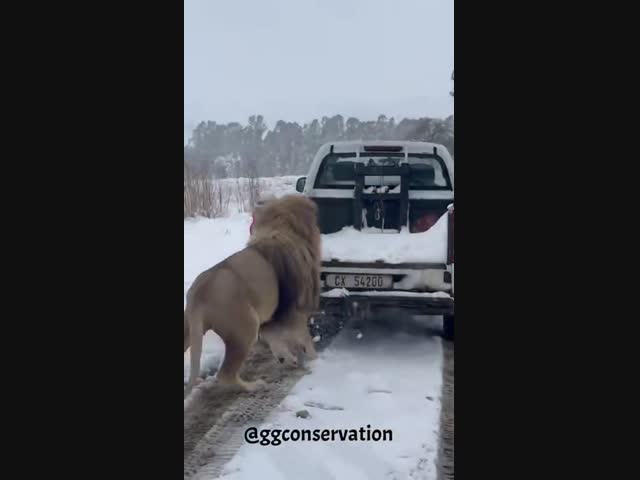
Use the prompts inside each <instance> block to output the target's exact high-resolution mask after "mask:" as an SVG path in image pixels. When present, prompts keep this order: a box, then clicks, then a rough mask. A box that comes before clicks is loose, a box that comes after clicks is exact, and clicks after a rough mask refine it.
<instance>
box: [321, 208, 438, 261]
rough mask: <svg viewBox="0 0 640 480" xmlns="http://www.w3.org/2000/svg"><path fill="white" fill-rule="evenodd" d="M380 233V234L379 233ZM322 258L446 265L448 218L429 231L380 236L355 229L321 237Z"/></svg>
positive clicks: (371, 230)
mask: <svg viewBox="0 0 640 480" xmlns="http://www.w3.org/2000/svg"><path fill="white" fill-rule="evenodd" d="M376 232H377V233H376ZM322 259H323V260H325V261H329V260H341V261H350V262H375V261H378V260H380V261H384V262H385V263H407V262H425V263H446V260H447V215H446V214H444V215H442V217H440V219H439V220H438V221H437V222H436V224H435V225H434V226H433V227H431V228H430V229H429V230H427V231H426V232H422V233H409V231H408V230H407V229H403V230H402V231H401V232H399V233H398V232H396V231H394V232H389V233H380V231H379V230H376V229H373V228H368V229H363V230H361V231H358V230H356V229H355V228H353V227H346V228H343V229H342V230H341V231H339V232H336V233H331V234H328V235H323V236H322Z"/></svg>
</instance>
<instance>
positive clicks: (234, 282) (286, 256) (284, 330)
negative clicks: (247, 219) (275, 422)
mask: <svg viewBox="0 0 640 480" xmlns="http://www.w3.org/2000/svg"><path fill="white" fill-rule="evenodd" d="M317 216H318V210H317V206H316V204H315V203H314V202H313V201H312V200H310V199H308V198H306V197H303V196H300V195H288V196H285V197H283V198H280V199H274V200H269V201H268V202H266V203H265V204H264V205H263V206H262V207H261V208H260V210H259V211H256V214H255V217H254V223H253V228H252V234H251V238H250V239H249V242H248V244H247V246H246V247H245V248H244V249H243V250H241V251H239V252H237V253H235V254H233V255H231V256H230V257H228V258H227V259H225V260H223V261H222V262H220V263H218V264H217V265H215V266H214V267H212V268H210V269H209V270H206V271H204V272H202V273H201V274H200V275H199V276H198V277H197V278H196V279H195V281H194V282H193V285H191V288H190V289H189V291H188V292H187V306H186V308H185V312H184V351H185V352H186V351H187V348H189V346H191V373H190V379H189V384H188V386H187V391H186V393H188V392H189V391H190V390H191V389H192V388H193V386H194V385H195V383H196V381H197V379H198V377H199V374H200V355H201V353H202V338H203V336H204V334H205V333H206V332H207V331H208V330H209V329H211V330H213V331H214V332H215V333H217V334H218V335H219V336H220V337H221V338H222V340H223V341H224V344H225V357H224V360H223V362H222V366H221V367H220V370H219V371H218V375H217V378H218V381H220V382H221V383H223V384H231V385H237V386H239V387H241V388H242V389H244V390H245V391H253V390H256V389H258V388H260V387H263V386H265V385H266V384H265V382H264V381H263V380H257V381H254V382H246V381H244V380H242V379H241V378H240V376H239V371H240V367H241V366H242V364H243V363H244V361H245V359H246V358H247V356H248V354H249V351H250V350H251V347H252V346H253V345H254V344H255V343H256V341H257V339H258V335H259V334H260V336H261V338H262V339H263V340H264V341H265V342H266V343H267V344H268V345H269V347H270V349H271V352H272V353H273V355H274V356H275V357H276V358H277V359H278V360H279V361H280V362H281V363H284V362H285V361H287V362H288V363H289V364H292V365H298V363H299V362H298V359H299V358H300V354H301V353H304V354H305V355H306V356H307V357H308V358H315V356H316V353H315V349H314V346H313V341H312V340H311V335H310V334H309V330H308V327H307V320H308V318H309V315H310V314H311V312H313V311H314V310H316V309H317V308H318V304H319V299H320V262H321V251H320V248H321V243H320V242H321V239H320V231H319V229H318V224H317Z"/></svg>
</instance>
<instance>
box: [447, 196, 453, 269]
mask: <svg viewBox="0 0 640 480" xmlns="http://www.w3.org/2000/svg"><path fill="white" fill-rule="evenodd" d="M448 215H449V217H448V218H447V220H448V221H447V264H449V265H451V264H453V223H454V222H453V206H452V207H451V208H449V214H448Z"/></svg>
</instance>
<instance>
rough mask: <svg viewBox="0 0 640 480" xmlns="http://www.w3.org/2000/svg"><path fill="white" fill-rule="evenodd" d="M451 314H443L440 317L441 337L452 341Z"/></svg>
mask: <svg viewBox="0 0 640 480" xmlns="http://www.w3.org/2000/svg"><path fill="white" fill-rule="evenodd" d="M453 317H454V316H453V315H445V316H444V317H443V318H442V338H444V339H445V340H449V341H453V325H454V320H453Z"/></svg>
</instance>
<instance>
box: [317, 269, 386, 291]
mask: <svg viewBox="0 0 640 480" xmlns="http://www.w3.org/2000/svg"><path fill="white" fill-rule="evenodd" d="M325 285H326V286H327V287H333V288H391V287H393V277H392V276H391V275H360V274H358V275H353V274H341V273H336V274H333V273H332V274H328V275H327V276H326V278H325Z"/></svg>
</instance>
